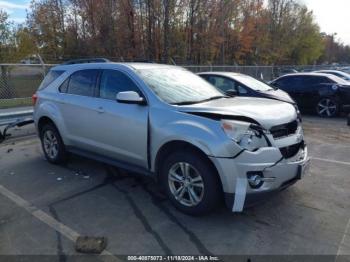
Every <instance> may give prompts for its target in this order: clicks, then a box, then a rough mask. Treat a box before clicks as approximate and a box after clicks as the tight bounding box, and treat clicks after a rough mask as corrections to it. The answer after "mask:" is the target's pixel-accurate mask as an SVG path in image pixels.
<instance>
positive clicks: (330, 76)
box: [328, 75, 349, 85]
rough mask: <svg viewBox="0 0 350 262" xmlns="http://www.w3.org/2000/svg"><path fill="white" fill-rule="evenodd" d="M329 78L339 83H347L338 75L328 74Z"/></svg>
mask: <svg viewBox="0 0 350 262" xmlns="http://www.w3.org/2000/svg"><path fill="white" fill-rule="evenodd" d="M328 77H329V78H330V79H332V80H333V81H334V82H336V83H337V84H340V85H349V82H348V81H345V80H344V79H343V78H340V77H339V76H336V75H328Z"/></svg>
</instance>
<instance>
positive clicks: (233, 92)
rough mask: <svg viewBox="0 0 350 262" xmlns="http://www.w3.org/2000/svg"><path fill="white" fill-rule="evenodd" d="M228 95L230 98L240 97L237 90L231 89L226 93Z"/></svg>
mask: <svg viewBox="0 0 350 262" xmlns="http://www.w3.org/2000/svg"><path fill="white" fill-rule="evenodd" d="M226 95H228V96H238V92H237V90H234V89H229V90H227V91H226Z"/></svg>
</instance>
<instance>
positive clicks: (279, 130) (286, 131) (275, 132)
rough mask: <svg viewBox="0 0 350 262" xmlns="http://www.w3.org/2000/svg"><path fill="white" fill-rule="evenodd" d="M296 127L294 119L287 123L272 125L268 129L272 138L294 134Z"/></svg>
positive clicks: (296, 123) (296, 122)
mask: <svg viewBox="0 0 350 262" xmlns="http://www.w3.org/2000/svg"><path fill="white" fill-rule="evenodd" d="M297 129H298V121H297V120H295V121H293V122H290V123H288V124H283V125H279V126H274V127H272V128H271V129H270V132H271V134H272V136H273V137H274V138H282V137H286V136H290V135H293V134H295V132H296V131H297Z"/></svg>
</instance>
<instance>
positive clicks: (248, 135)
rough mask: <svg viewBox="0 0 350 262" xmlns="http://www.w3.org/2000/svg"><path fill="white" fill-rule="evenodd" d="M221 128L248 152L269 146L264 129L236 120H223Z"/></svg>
mask: <svg viewBox="0 0 350 262" xmlns="http://www.w3.org/2000/svg"><path fill="white" fill-rule="evenodd" d="M221 127H222V129H223V130H224V132H225V133H226V135H227V136H228V137H229V138H230V139H232V140H233V141H234V142H235V143H237V144H238V145H239V146H241V147H242V148H243V149H246V150H248V151H255V150H257V149H259V148H262V147H268V146H269V143H268V141H267V139H266V136H265V135H264V131H263V130H262V128H259V127H258V126H256V125H254V124H251V123H248V122H242V121H235V120H221Z"/></svg>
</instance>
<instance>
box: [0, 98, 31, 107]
mask: <svg viewBox="0 0 350 262" xmlns="http://www.w3.org/2000/svg"><path fill="white" fill-rule="evenodd" d="M31 105H33V103H32V98H31V97H25V98H13V99H0V109H6V108H13V107H21V106H31Z"/></svg>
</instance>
